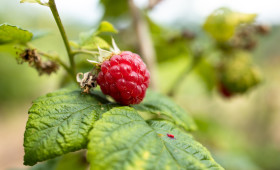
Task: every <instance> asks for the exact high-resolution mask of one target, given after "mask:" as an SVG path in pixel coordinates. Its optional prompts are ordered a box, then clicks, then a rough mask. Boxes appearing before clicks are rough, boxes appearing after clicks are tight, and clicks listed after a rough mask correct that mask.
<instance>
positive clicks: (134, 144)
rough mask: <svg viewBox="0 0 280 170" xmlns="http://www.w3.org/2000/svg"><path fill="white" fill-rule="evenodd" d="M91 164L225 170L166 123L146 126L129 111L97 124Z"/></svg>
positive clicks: (105, 116)
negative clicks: (172, 136)
mask: <svg viewBox="0 0 280 170" xmlns="http://www.w3.org/2000/svg"><path fill="white" fill-rule="evenodd" d="M167 134H172V135H174V138H171V137H168V136H167ZM88 160H89V162H90V166H91V169H153V170H154V169H222V167H220V165H218V164H217V163H216V162H215V161H214V160H213V158H212V157H211V155H210V153H209V152H208V151H207V150H206V149H205V148H204V147H203V146H202V145H201V144H199V143H198V142H196V141H194V139H193V138H192V137H191V136H190V135H189V134H187V133H186V132H184V131H183V130H181V129H180V128H178V127H176V126H175V125H174V124H172V123H170V122H167V121H148V122H146V121H145V120H144V119H143V118H142V117H141V116H139V114H138V113H137V112H136V110H135V109H133V108H130V107H119V108H114V109H111V110H110V111H108V112H106V113H104V114H103V115H102V119H100V120H98V121H97V122H96V123H95V125H94V129H93V130H92V131H91V132H90V135H89V144H88Z"/></svg>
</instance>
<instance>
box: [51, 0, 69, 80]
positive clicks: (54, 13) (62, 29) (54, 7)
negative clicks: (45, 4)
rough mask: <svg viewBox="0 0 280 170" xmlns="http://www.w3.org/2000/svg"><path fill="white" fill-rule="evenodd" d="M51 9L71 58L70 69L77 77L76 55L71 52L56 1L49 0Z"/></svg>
mask: <svg viewBox="0 0 280 170" xmlns="http://www.w3.org/2000/svg"><path fill="white" fill-rule="evenodd" d="M49 7H50V9H51V11H52V14H53V17H54V19H55V22H56V24H57V26H58V29H59V31H60V34H61V36H62V39H63V42H64V45H65V48H66V51H67V54H68V57H69V61H70V66H71V67H70V70H71V75H72V76H74V77H75V61H74V54H73V52H72V50H71V47H70V44H69V41H68V38H67V35H66V33H65V29H64V27H63V25H62V22H61V19H60V17H59V14H58V11H57V8H56V4H55V0H49Z"/></svg>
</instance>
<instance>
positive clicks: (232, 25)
mask: <svg viewBox="0 0 280 170" xmlns="http://www.w3.org/2000/svg"><path fill="white" fill-rule="evenodd" d="M255 17H256V14H245V13H240V12H234V11H231V10H230V9H228V8H220V9H217V10H215V11H214V12H213V13H212V14H210V15H209V16H208V18H207V20H206V22H205V23H204V25H203V28H204V29H205V30H206V31H207V32H208V33H209V34H211V36H212V37H213V38H215V39H216V40H217V41H227V40H229V39H230V38H231V37H232V36H233V35H234V33H235V29H236V27H237V26H239V25H240V24H244V23H252V22H253V21H254V20H255Z"/></svg>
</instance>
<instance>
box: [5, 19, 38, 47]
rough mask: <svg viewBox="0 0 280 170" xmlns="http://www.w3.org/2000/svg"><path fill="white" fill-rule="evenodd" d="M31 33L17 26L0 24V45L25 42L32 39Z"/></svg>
mask: <svg viewBox="0 0 280 170" xmlns="http://www.w3.org/2000/svg"><path fill="white" fill-rule="evenodd" d="M32 36H33V34H32V33H31V32H29V31H27V30H23V29H21V28H19V27H16V26H12V25H8V24H1V25H0V45H1V44H7V43H26V42H28V41H30V40H31V39H32Z"/></svg>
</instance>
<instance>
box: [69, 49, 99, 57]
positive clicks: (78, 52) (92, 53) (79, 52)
mask: <svg viewBox="0 0 280 170" xmlns="http://www.w3.org/2000/svg"><path fill="white" fill-rule="evenodd" d="M72 54H73V55H77V54H88V55H92V56H95V55H96V54H99V53H98V52H96V51H88V50H74V51H72Z"/></svg>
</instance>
